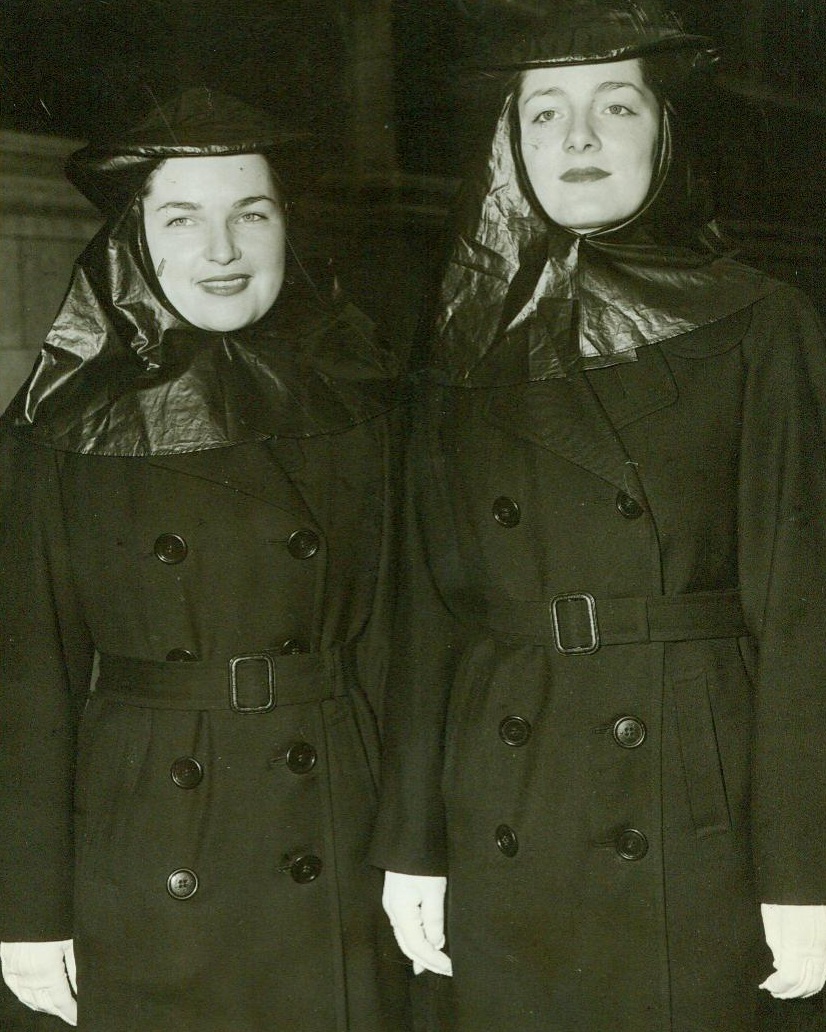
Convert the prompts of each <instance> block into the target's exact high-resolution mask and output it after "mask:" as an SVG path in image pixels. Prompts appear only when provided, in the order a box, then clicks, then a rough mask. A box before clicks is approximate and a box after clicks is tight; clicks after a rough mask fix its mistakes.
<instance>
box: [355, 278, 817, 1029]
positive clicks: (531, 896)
mask: <svg viewBox="0 0 826 1032" xmlns="http://www.w3.org/2000/svg"><path fill="white" fill-rule="evenodd" d="M636 358H637V360H636V361H634V362H626V363H622V364H616V365H613V366H610V367H608V368H603V369H593V370H590V371H586V372H579V373H574V374H571V375H570V376H568V377H566V378H560V379H554V380H547V381H540V382H533V383H524V384H521V385H517V386H510V387H501V388H490V389H481V390H480V389H473V388H468V387H464V386H459V387H437V386H433V387H431V388H429V389H426V390H425V391H424V398H423V400H422V402H421V410H420V412H419V415H418V416H417V417H416V419H415V420H414V422H415V423H416V424H417V429H416V430H415V431H414V440H413V444H412V446H411V450H410V455H409V459H408V474H407V475H408V482H409V498H410V501H409V505H408V511H409V526H408V538H409V540H410V542H411V545H410V554H409V556H408V558H407V561H406V563H405V569H406V571H407V585H406V588H405V589H404V591H403V598H404V599H405V601H404V602H403V606H404V608H403V610H402V612H401V614H400V619H399V623H398V627H399V632H398V633H399V639H398V641H397V646H398V650H397V654H396V658H395V660H394V664H393V668H392V675H391V679H390V684H391V686H392V687H391V691H392V695H391V697H390V701H389V702H388V707H389V708H388V739H387V743H386V745H387V749H386V754H385V756H386V761H385V767H384V785H385V795H384V802H383V807H382V812H381V815H380V819H379V824H378V830H377V834H376V837H375V840H374V845H373V850H372V856H373V859H374V860H375V861H376V862H377V863H379V864H381V865H382V866H384V867H385V868H387V869H390V870H396V871H402V872H406V873H411V874H430V875H440V874H447V876H448V904H447V912H448V944H447V949H448V952H449V953H451V955H452V959H453V965H454V973H455V977H454V983H455V990H456V994H457V1008H458V1009H457V1017H456V1022H455V1030H456V1032H492V1030H499V1029H504V1028H507V1029H510V1030H512V1032H540V1030H541V1032H552V1030H553V1032H594V1030H604V1029H609V1028H612V1029H613V1028H617V1029H620V1028H621V1029H624V1030H626V1032H651V1030H654V1029H656V1030H657V1032H666V1030H669V1032H700V1030H702V1032H746V1030H752V1029H756V1028H757V1027H774V1026H770V1025H765V1026H759V1025H758V1022H759V1021H760V1020H761V1019H760V1018H759V1017H758V1015H759V1013H760V1008H761V1006H762V1004H761V997H767V994H766V993H765V992H762V993H761V992H760V991H759V990H758V984H759V982H760V981H761V980H762V979H763V978H765V977H766V976H767V975H768V974H769V973H770V971H771V955H770V953H769V951H768V949H767V948H766V946H765V943H764V939H763V932H762V926H761V922H760V910H759V903H760V901H764V902H774V903H798V904H803V903H823V902H824V900H826V865H825V864H824V857H826V830H825V828H826V826H824V823H823V814H824V813H826V762H824V754H823V749H822V743H823V741H824V736H826V691H824V659H823V641H824V636H826V568H825V567H826V540H824V536H825V535H826V523H825V522H824V514H825V513H826V451H825V450H824V425H825V423H826V421H825V420H824V414H825V413H824V404H826V350H824V341H823V335H822V329H821V328H820V326H819V324H818V320H817V317H816V316H815V315H814V314H813V312H812V310H811V308H810V306H809V305H808V303H807V302H806V301H805V299H803V298H802V297H801V296H800V295H798V294H797V293H796V292H794V291H793V290H791V289H790V288H784V287H781V288H779V289H777V290H776V291H775V292H773V293H771V294H770V295H768V296H767V297H765V298H763V299H761V300H759V301H757V303H755V304H753V305H751V306H749V307H746V308H744V309H743V310H742V311H740V312H738V313H736V314H734V315H732V316H730V317H728V318H725V319H722V320H720V321H718V322H715V323H712V324H711V325H707V326H702V327H700V328H699V329H696V330H694V331H693V332H691V333H687V334H683V335H681V336H678V337H674V338H672V339H671V340H669V341H664V342H662V343H659V344H651V345H649V346H647V347H644V348H641V349H639V350H638V352H637V356H636ZM560 596H561V597H560ZM571 596H574V597H571ZM555 598H556V599H557V601H556V602H555V603H554V604H553V605H552V600H553V599H555ZM669 603H670V604H671V605H672V607H674V608H671V609H669ZM686 607H688V608H686ZM554 622H556V625H557V626H556V632H555V631H554ZM560 649H562V650H564V651H560ZM796 1005H798V1004H797V1003H796V1001H791V1002H790V1003H782V1004H781V1003H778V1004H777V1006H779V1007H783V1006H785V1007H795V1006H796ZM813 1006H816V1005H815V1004H813ZM767 1020H768V1019H767Z"/></svg>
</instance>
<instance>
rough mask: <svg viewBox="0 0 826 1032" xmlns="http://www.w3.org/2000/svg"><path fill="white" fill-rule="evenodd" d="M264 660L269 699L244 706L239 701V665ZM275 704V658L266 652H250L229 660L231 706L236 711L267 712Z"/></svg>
mask: <svg viewBox="0 0 826 1032" xmlns="http://www.w3.org/2000/svg"><path fill="white" fill-rule="evenodd" d="M262 661H263V662H264V663H266V664H267V701H266V702H263V703H261V705H260V706H244V705H243V704H242V703H241V702H239V701H238V667H239V666H240V665H241V663H252V662H262ZM274 706H275V660H274V659H273V658H272V656H269V655H267V653H266V652H249V653H247V655H245V656H233V657H232V659H230V661H229V707H230V709H232V710H234V711H235V712H236V713H266V712H267V711H268V710H271V709H273V707H274Z"/></svg>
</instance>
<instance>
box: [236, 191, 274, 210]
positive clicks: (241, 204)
mask: <svg viewBox="0 0 826 1032" xmlns="http://www.w3.org/2000/svg"><path fill="white" fill-rule="evenodd" d="M259 201H269V202H270V203H271V204H275V203H276V200H275V198H274V197H270V196H269V194H257V195H256V196H255V197H242V198H241V200H240V201H235V203H234V204H233V205H232V206H233V208H245V207H246V206H247V205H248V204H258V203H259Z"/></svg>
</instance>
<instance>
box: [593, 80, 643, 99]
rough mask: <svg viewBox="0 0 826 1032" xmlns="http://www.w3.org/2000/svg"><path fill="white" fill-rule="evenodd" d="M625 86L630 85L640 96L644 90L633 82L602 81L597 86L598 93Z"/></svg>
mask: <svg viewBox="0 0 826 1032" xmlns="http://www.w3.org/2000/svg"><path fill="white" fill-rule="evenodd" d="M624 86H628V87H629V88H630V89H632V90H636V91H637V93H639V95H640V96H642V90H641V89H640V88H639V86H637V85H636V84H635V83H633V82H611V81H610V80H609V81H608V82H601V83H600V84H599V86H597V93H605V92H607V91H608V90H621V89H622V88H623V87H624Z"/></svg>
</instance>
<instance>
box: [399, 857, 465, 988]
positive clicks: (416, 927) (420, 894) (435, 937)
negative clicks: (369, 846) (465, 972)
mask: <svg viewBox="0 0 826 1032" xmlns="http://www.w3.org/2000/svg"><path fill="white" fill-rule="evenodd" d="M446 888H447V878H439V877H432V876H430V875H424V874H397V873H396V872H395V871H388V872H387V873H386V874H385V876H384V894H383V896H382V904H383V906H384V910H385V913H386V914H387V916H388V917H389V918H390V924H391V925H392V926H393V933H394V935H395V936H396V942H397V943H398V944H399V948H400V949H401V951H402V953H404V955H405V956H406V957H409V958H410V960H412V961H413V971H414V973H415V974H417V975H420V974H421V973H422V971H424V970H425V969H427V970H428V971H433V972H434V973H435V974H437V975H452V974H453V966H452V965H451V962H450V957H448V955H447V954H446V953H443V952H442V947H443V946H444V944H445V890H446Z"/></svg>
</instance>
